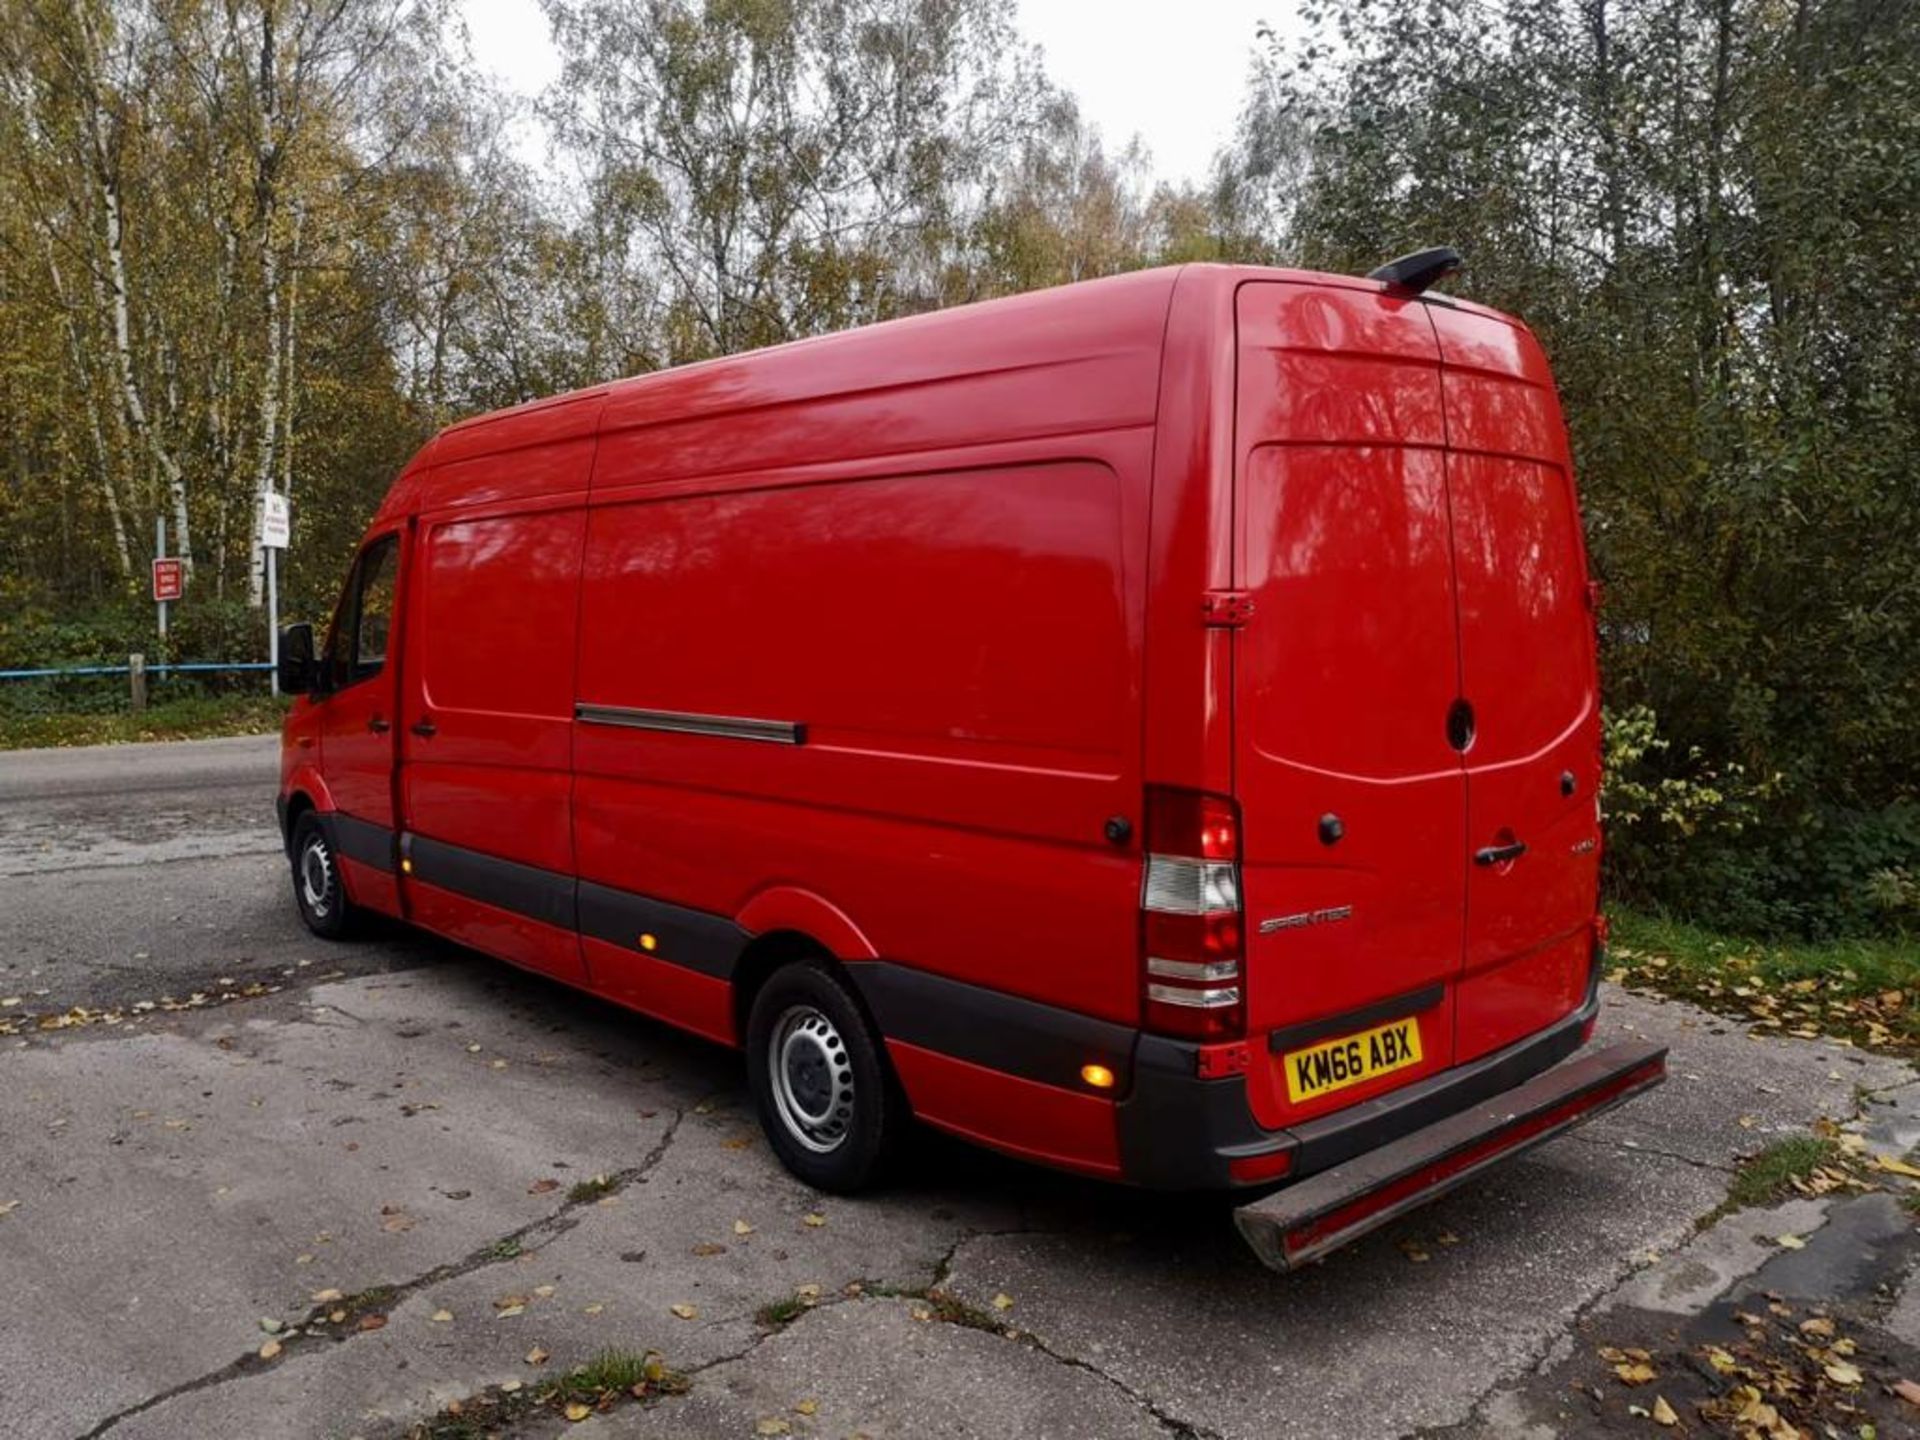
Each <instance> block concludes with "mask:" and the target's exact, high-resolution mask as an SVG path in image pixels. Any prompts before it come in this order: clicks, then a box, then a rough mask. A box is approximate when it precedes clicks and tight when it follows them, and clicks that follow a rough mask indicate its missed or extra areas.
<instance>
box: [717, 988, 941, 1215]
mask: <svg viewBox="0 0 1920 1440" xmlns="http://www.w3.org/2000/svg"><path fill="white" fill-rule="evenodd" d="M747 1077H748V1081H749V1083H750V1084H751V1085H752V1087H753V1098H754V1103H755V1104H756V1105H757V1106H758V1107H759V1111H760V1124H761V1127H762V1128H763V1129H764V1130H765V1131H766V1132H767V1141H768V1143H769V1144H771V1145H772V1146H773V1149H774V1153H775V1154H777V1155H778V1156H779V1157H780V1160H781V1163H782V1164H784V1165H785V1166H786V1167H787V1169H789V1170H790V1171H792V1172H793V1173H794V1174H795V1175H797V1176H799V1177H800V1179H802V1180H804V1181H806V1182H807V1184H809V1185H811V1186H813V1187H814V1188H815V1189H816V1190H828V1191H832V1192H834V1193H836V1194H841V1195H846V1194H852V1193H853V1192H854V1191H857V1190H861V1189H864V1188H865V1187H866V1186H868V1185H869V1184H871V1183H872V1182H873V1181H874V1180H875V1179H876V1178H877V1177H878V1176H879V1175H880V1174H881V1173H882V1171H883V1170H884V1168H885V1164H886V1162H887V1161H888V1160H889V1159H890V1158H891V1156H892V1154H893V1152H894V1151H895V1150H896V1149H897V1148H898V1142H899V1136H900V1133H901V1131H902V1130H904V1129H905V1127H906V1120H907V1108H906V1103H905V1099H904V1097H902V1096H901V1094H900V1091H899V1088H898V1086H897V1085H896V1084H895V1082H894V1078H893V1074H892V1071H891V1070H890V1069H889V1068H888V1065H887V1059H886V1052H885V1051H884V1050H883V1049H882V1048H881V1043H880V1039H879V1037H878V1036H877V1035H876V1034H875V1033H874V1031H873V1028H872V1026H870V1025H869V1024H868V1023H867V1018H866V1015H865V1013H864V1012H863V1011H862V1010H861V1008H860V1004H859V1002H858V1001H857V1000H856V999H855V998H854V995H853V992H852V990H851V989H850V988H849V987H848V985H847V982H846V981H845V980H843V979H842V978H841V977H840V976H839V975H837V974H835V973H834V971H833V970H832V969H831V968H830V967H828V966H827V965H825V964H822V963H818V962H814V961H799V962H796V963H794V964H791V965H788V966H786V967H785V968H784V969H781V970H776V971H775V972H774V973H773V975H772V976H771V977H770V978H769V979H768V980H767V982H766V984H764V985H762V986H761V987H760V993H759V994H758V995H756V996H754V1000H753V1009H752V1011H751V1012H750V1014H749V1015H748V1017H747Z"/></svg>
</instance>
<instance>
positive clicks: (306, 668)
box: [280, 624, 320, 695]
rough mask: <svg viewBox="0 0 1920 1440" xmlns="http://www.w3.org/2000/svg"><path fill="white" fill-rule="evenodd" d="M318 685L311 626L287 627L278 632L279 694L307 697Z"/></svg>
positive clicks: (317, 666) (317, 669)
mask: <svg viewBox="0 0 1920 1440" xmlns="http://www.w3.org/2000/svg"><path fill="white" fill-rule="evenodd" d="M319 683H320V667H319V665H317V664H316V663H315V662H314V658H313V626H311V625H307V624H300V625H289V626H287V627H286V629H284V630H282V631H281V632H280V693H281V694H283V695H309V694H311V693H312V692H313V691H314V690H315V689H316V688H317V687H318V686H319Z"/></svg>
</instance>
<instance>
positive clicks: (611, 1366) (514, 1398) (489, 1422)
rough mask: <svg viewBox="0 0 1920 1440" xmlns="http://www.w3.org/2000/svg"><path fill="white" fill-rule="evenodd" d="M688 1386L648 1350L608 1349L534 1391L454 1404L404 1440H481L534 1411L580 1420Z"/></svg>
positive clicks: (505, 1387) (501, 1389)
mask: <svg viewBox="0 0 1920 1440" xmlns="http://www.w3.org/2000/svg"><path fill="white" fill-rule="evenodd" d="M691 1384H692V1382H691V1381H689V1380H688V1379H687V1377H686V1376H684V1375H682V1374H680V1373H679V1372H678V1371H677V1370H673V1369H670V1368H669V1367H668V1365H667V1363H666V1361H665V1360H663V1359H662V1358H661V1357H660V1356H659V1355H658V1354H656V1353H655V1352H653V1351H651V1350H647V1351H633V1350H622V1349H619V1348H617V1347H609V1348H607V1349H605V1350H602V1351H600V1352H599V1353H598V1354H596V1355H595V1356H594V1357H593V1358H592V1359H590V1360H588V1361H587V1362H586V1363H585V1364H582V1365H576V1366H574V1368H573V1369H571V1370H569V1371H568V1372H567V1373H566V1374H564V1375H560V1376H556V1377H555V1378H554V1379H552V1380H547V1381H544V1382H542V1383H541V1384H539V1385H536V1386H534V1387H532V1388H527V1387H525V1386H524V1385H522V1383H521V1382H520V1381H517V1380H512V1381H508V1382H506V1383H504V1384H501V1385H493V1386H489V1387H488V1388H487V1389H486V1390H484V1391H482V1392H481V1393H480V1394H478V1395H474V1396H470V1397H469V1398H467V1399H465V1400H455V1401H452V1402H451V1403H449V1404H448V1405H447V1406H446V1408H444V1409H443V1410H441V1411H440V1413H439V1414H437V1415H434V1416H433V1417H431V1418H430V1419H427V1420H423V1421H421V1422H419V1423H418V1424H416V1425H414V1426H413V1427H412V1428H410V1429H409V1430H407V1431H406V1440H480V1437H482V1436H487V1435H493V1434H497V1433H499V1432H500V1431H501V1430H502V1429H503V1428H504V1427H507V1426H510V1425H512V1424H513V1423H514V1422H516V1421H518V1420H521V1419H524V1418H526V1417H528V1416H530V1415H531V1414H533V1413H534V1412H535V1411H538V1410H547V1411H553V1412H557V1413H559V1414H562V1415H564V1416H566V1418H567V1419H568V1420H575V1421H577V1420H584V1419H586V1418H587V1417H588V1416H589V1415H593V1414H596V1413H604V1412H606V1411H608V1410H613V1409H616V1408H618V1407H619V1406H621V1405H624V1404H627V1403H630V1402H634V1401H638V1402H640V1403H642V1404H645V1403H647V1402H650V1401H653V1400H657V1399H659V1398H660V1397H661V1396H663V1395H684V1394H686V1392H687V1391H688V1389H690V1388H691Z"/></svg>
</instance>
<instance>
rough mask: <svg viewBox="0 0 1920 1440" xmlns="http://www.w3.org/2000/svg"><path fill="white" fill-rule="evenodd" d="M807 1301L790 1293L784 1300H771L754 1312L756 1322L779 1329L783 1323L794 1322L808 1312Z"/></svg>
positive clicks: (770, 1328)
mask: <svg viewBox="0 0 1920 1440" xmlns="http://www.w3.org/2000/svg"><path fill="white" fill-rule="evenodd" d="M808 1308H809V1307H808V1305H807V1302H806V1301H804V1300H802V1299H800V1298H799V1297H798V1296H794V1295H789V1296H787V1297H786V1299H784V1300H770V1301H768V1302H767V1303H766V1304H765V1305H762V1306H761V1307H760V1308H759V1309H758V1310H756V1311H754V1312H753V1318H754V1322H755V1323H756V1324H759V1325H764V1326H766V1328H767V1329H769V1330H778V1329H779V1328H780V1327H781V1326H782V1325H789V1324H792V1323H793V1322H794V1321H795V1320H798V1319H799V1318H800V1317H801V1316H802V1315H804V1314H806V1313H807V1310H808Z"/></svg>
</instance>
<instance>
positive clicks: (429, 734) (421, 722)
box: [407, 715, 440, 740]
mask: <svg viewBox="0 0 1920 1440" xmlns="http://www.w3.org/2000/svg"><path fill="white" fill-rule="evenodd" d="M407 728H408V729H409V730H411V731H413V733H414V734H416V735H418V736H419V737H420V738H421V739H422V740H431V739H432V738H433V737H434V736H436V735H438V734H439V733H440V727H439V726H438V725H436V724H434V723H433V721H431V720H429V719H427V718H426V717H425V716H424V715H423V716H421V717H420V718H419V719H418V720H416V721H414V722H413V724H411V725H409V726H408V727H407Z"/></svg>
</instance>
